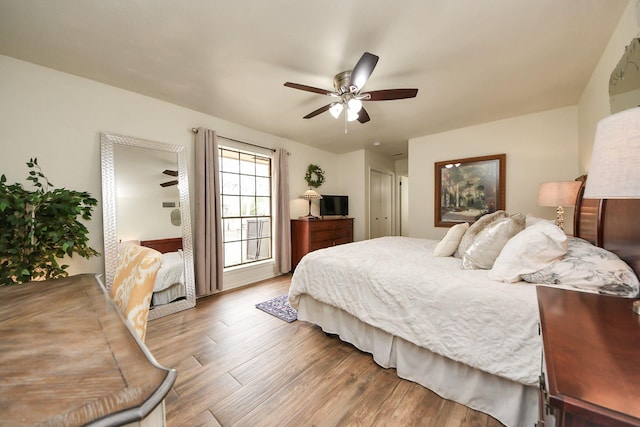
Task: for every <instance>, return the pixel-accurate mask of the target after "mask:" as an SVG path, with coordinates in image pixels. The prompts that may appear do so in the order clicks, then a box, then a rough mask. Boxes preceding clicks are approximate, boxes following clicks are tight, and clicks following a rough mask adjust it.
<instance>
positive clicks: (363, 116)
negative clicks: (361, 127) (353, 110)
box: [358, 107, 371, 123]
mask: <svg viewBox="0 0 640 427" xmlns="http://www.w3.org/2000/svg"><path fill="white" fill-rule="evenodd" d="M369 120H371V118H370V117H369V113H367V110H365V109H364V107H362V108H361V109H360V112H359V113H358V121H359V122H360V123H367V122H368V121H369Z"/></svg>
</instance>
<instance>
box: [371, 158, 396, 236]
mask: <svg viewBox="0 0 640 427" xmlns="http://www.w3.org/2000/svg"><path fill="white" fill-rule="evenodd" d="M392 189H393V176H392V175H391V174H389V173H384V172H378V171H375V170H371V172H370V173H369V238H371V239H373V238H376V237H382V236H391V235H392V234H393V227H392V215H391V213H392V207H393V191H392Z"/></svg>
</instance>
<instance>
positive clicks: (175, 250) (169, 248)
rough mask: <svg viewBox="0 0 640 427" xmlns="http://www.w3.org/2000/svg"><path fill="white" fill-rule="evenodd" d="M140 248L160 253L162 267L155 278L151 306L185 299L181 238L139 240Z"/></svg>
mask: <svg viewBox="0 0 640 427" xmlns="http://www.w3.org/2000/svg"><path fill="white" fill-rule="evenodd" d="M140 245H141V246H146V247H148V248H152V249H155V250H157V251H158V252H160V253H162V265H161V267H160V270H159V271H158V274H157V276H156V282H155V285H154V288H153V295H152V296H151V305H152V306H157V305H163V304H168V303H170V302H172V301H175V300H178V299H180V298H185V297H186V288H185V284H184V258H183V253H182V238H180V237H176V238H168V239H156V240H141V241H140Z"/></svg>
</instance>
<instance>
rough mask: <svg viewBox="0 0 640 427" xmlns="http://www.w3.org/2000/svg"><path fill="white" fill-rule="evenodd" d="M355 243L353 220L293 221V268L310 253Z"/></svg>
mask: <svg viewBox="0 0 640 427" xmlns="http://www.w3.org/2000/svg"><path fill="white" fill-rule="evenodd" d="M351 242H353V219H352V218H331V219H293V220H291V268H292V269H295V267H296V265H298V262H300V260H301V259H302V257H303V256H304V255H306V254H307V253H309V252H312V251H315V250H318V249H322V248H328V247H331V246H335V245H341V244H344V243H351Z"/></svg>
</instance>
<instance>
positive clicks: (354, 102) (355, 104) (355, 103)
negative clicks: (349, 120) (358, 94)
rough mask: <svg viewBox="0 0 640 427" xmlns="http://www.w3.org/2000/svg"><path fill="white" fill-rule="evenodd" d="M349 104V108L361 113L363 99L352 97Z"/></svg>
mask: <svg viewBox="0 0 640 427" xmlns="http://www.w3.org/2000/svg"><path fill="white" fill-rule="evenodd" d="M348 104H349V110H352V111H355V112H356V113H359V112H360V110H362V101H360V100H359V99H355V98H353V99H350V100H349V102H348Z"/></svg>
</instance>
